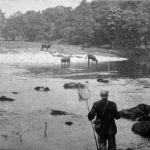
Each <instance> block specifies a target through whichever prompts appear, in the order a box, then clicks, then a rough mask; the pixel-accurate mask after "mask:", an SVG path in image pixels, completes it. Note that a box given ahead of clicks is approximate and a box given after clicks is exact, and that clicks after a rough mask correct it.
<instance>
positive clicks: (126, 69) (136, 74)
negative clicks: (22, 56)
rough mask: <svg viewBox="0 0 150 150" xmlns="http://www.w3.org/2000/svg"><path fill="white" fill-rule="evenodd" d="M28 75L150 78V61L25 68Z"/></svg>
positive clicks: (138, 58) (76, 77)
mask: <svg viewBox="0 0 150 150" xmlns="http://www.w3.org/2000/svg"><path fill="white" fill-rule="evenodd" d="M25 69H26V72H25V73H24V76H26V75H28V76H31V77H36V76H37V75H39V76H41V77H45V76H46V77H52V78H70V79H84V78H97V76H102V77H105V76H107V77H108V74H110V76H111V77H112V78H141V77H149V74H150V59H149V57H147V56H138V57H137V56H135V57H131V58H128V60H127V61H119V62H99V63H98V64H97V65H96V64H95V63H88V62H82V63H81V62H80V63H70V64H56V65H47V66H39V65H37V66H36V65H35V66H25Z"/></svg>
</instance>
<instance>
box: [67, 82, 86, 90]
mask: <svg viewBox="0 0 150 150" xmlns="http://www.w3.org/2000/svg"><path fill="white" fill-rule="evenodd" d="M84 87H85V86H84V85H83V84H81V83H75V82H69V83H65V84H64V88H65V89H77V88H84Z"/></svg>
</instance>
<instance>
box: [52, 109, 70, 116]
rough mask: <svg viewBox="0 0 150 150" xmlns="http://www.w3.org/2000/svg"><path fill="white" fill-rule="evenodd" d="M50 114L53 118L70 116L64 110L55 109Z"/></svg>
mask: <svg viewBox="0 0 150 150" xmlns="http://www.w3.org/2000/svg"><path fill="white" fill-rule="evenodd" d="M50 114H51V115H52V116H60V115H68V114H69V113H68V112H65V111H62V110H55V109H52V111H51V112H50Z"/></svg>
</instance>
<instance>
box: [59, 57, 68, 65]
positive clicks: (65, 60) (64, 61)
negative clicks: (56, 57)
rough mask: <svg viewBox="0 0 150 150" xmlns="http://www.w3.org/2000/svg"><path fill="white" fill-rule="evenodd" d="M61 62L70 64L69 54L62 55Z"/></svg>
mask: <svg viewBox="0 0 150 150" xmlns="http://www.w3.org/2000/svg"><path fill="white" fill-rule="evenodd" d="M61 63H62V64H63V63H65V64H66V63H67V64H70V56H64V57H62V58H61Z"/></svg>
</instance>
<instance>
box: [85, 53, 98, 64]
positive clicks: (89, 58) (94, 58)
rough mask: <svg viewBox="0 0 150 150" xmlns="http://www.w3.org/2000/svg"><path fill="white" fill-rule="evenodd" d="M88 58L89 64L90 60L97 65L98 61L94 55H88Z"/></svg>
mask: <svg viewBox="0 0 150 150" xmlns="http://www.w3.org/2000/svg"><path fill="white" fill-rule="evenodd" d="M87 58H88V63H90V60H92V61H93V62H95V63H96V64H97V62H98V60H97V59H96V57H95V56H94V55H91V54H88V55H87Z"/></svg>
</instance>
